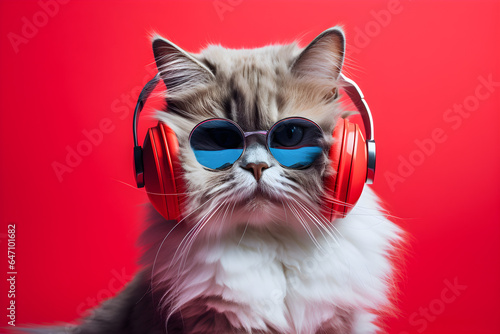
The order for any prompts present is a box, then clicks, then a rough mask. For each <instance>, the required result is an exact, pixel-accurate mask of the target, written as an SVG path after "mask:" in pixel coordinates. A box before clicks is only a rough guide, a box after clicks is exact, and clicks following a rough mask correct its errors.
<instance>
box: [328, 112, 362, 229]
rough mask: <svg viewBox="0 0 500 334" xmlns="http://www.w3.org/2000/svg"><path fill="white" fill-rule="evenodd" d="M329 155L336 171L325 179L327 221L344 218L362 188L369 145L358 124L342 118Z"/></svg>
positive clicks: (336, 127) (334, 134) (336, 129)
mask: <svg viewBox="0 0 500 334" xmlns="http://www.w3.org/2000/svg"><path fill="white" fill-rule="evenodd" d="M329 158H330V161H331V166H332V168H333V169H334V170H335V171H336V173H334V174H332V175H330V176H328V177H326V178H325V180H324V189H325V190H324V191H325V193H324V198H323V205H322V210H323V214H324V216H325V218H326V219H328V221H333V220H334V219H336V218H344V217H345V216H346V215H347V213H348V212H349V211H350V210H351V209H352V207H353V206H354V204H356V202H357V201H358V199H359V197H360V196H361V192H362V191H363V187H364V184H365V181H366V172H367V159H368V157H367V148H366V142H365V138H364V137H363V134H362V132H361V130H360V129H359V126H358V125H357V124H354V123H350V122H349V121H348V120H347V119H342V118H341V119H339V121H338V123H337V125H336V126H335V129H334V130H333V144H332V146H331V148H330V152H329Z"/></svg>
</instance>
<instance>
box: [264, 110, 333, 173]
mask: <svg viewBox="0 0 500 334" xmlns="http://www.w3.org/2000/svg"><path fill="white" fill-rule="evenodd" d="M322 137H323V133H322V131H321V129H320V128H319V126H317V125H316V124H315V123H313V122H312V121H309V120H306V119H303V118H288V119H284V120H282V121H280V122H278V123H276V124H275V125H274V126H273V128H272V129H271V131H270V132H269V135H268V146H269V150H270V151H271V154H272V155H273V156H274V158H275V159H276V160H277V161H278V162H279V163H280V164H281V165H282V166H285V167H288V168H305V167H308V166H310V165H311V164H312V163H313V162H314V161H315V160H316V159H317V158H318V157H319V156H320V155H321V152H323V147H322V145H321V138H322Z"/></svg>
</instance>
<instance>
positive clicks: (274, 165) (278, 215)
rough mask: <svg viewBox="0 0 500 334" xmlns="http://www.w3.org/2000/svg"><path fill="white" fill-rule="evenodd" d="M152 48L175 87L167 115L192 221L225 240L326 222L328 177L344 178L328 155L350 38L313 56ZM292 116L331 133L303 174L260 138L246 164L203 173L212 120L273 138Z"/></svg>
mask: <svg viewBox="0 0 500 334" xmlns="http://www.w3.org/2000/svg"><path fill="white" fill-rule="evenodd" d="M153 50H154V53H155V58H156V62H157V65H158V68H159V71H160V74H161V76H162V79H163V80H164V82H165V84H166V87H167V92H166V99H167V112H161V113H159V115H158V117H159V119H160V120H161V121H163V122H165V123H166V124H167V125H169V126H170V127H171V128H172V129H173V130H174V131H175V133H176V135H177V137H178V140H179V146H180V159H181V162H182V164H183V167H184V170H185V172H184V175H183V177H184V179H185V182H186V184H187V188H188V189H187V190H188V194H187V199H186V202H185V204H186V205H185V213H184V216H185V217H186V218H185V220H186V221H187V222H191V223H192V224H197V223H198V224H199V223H200V222H202V223H201V224H203V226H205V230H207V231H209V233H210V232H212V233H220V232H221V230H225V229H231V228H234V227H235V226H239V225H246V224H247V223H248V224H253V225H262V224H271V223H278V224H279V223H286V224H294V223H297V225H298V226H299V227H300V224H301V221H302V223H303V222H305V221H310V220H311V219H313V218H312V216H311V215H314V216H315V217H318V212H319V211H318V209H319V203H320V201H321V195H322V193H323V179H324V177H325V174H326V173H334V172H335V171H333V170H331V169H330V168H329V160H328V150H329V147H330V145H331V138H332V136H331V134H332V130H333V127H334V125H335V123H336V120H337V119H338V117H339V115H340V113H341V110H340V108H339V105H338V103H337V101H336V99H335V94H334V93H335V91H336V89H337V80H336V79H337V77H338V75H339V72H340V68H341V66H342V61H343V53H344V36H343V33H342V31H341V30H340V29H337V28H334V29H330V30H327V31H326V32H324V33H323V34H321V35H320V36H318V37H317V38H316V39H315V40H314V41H313V42H312V43H311V44H310V45H309V46H308V47H307V48H305V49H300V48H299V47H298V46H297V45H296V44H290V45H276V46H267V47H264V48H260V49H251V50H245V49H242V50H229V49H225V48H223V47H220V46H209V47H208V48H206V49H205V50H203V51H202V52H201V53H200V54H188V53H187V52H185V51H183V50H181V49H180V48H178V47H177V46H175V45H174V44H172V43H171V42H169V41H166V40H164V39H162V38H160V37H155V38H154V40H153ZM292 116H299V117H304V118H307V119H310V120H312V121H314V122H315V123H316V124H318V125H319V126H320V127H321V129H322V131H323V137H322V138H321V139H320V146H321V147H322V148H323V153H322V154H320V155H319V157H318V158H317V159H316V160H315V161H314V163H313V164H312V165H311V166H309V167H307V168H304V169H290V168H285V167H282V166H281V165H280V164H279V163H278V162H277V161H276V159H275V158H274V157H273V156H272V155H271V154H270V152H269V151H268V149H267V148H266V143H265V136H263V135H259V134H256V135H251V136H249V137H247V138H246V150H245V152H244V154H243V155H242V156H241V157H240V159H239V160H237V161H236V162H235V163H234V164H233V165H232V166H231V167H230V168H227V169H224V170H219V171H213V170H208V169H206V168H204V167H203V166H202V165H201V164H200V163H199V162H198V161H197V160H196V158H195V155H194V152H193V150H192V149H191V147H190V145H189V140H188V139H189V134H190V132H191V130H192V129H193V128H194V127H195V126H196V125H197V124H198V123H200V122H202V121H204V120H207V119H210V118H225V119H230V120H232V121H234V122H236V123H237V124H238V125H239V126H240V127H241V129H242V130H243V131H245V132H249V131H258V130H264V131H267V130H269V129H270V128H271V127H272V125H273V124H274V123H276V122H278V121H279V120H282V119H284V118H287V117H292ZM251 164H255V165H257V166H258V167H255V166H253V168H252V165H251ZM257 170H258V172H257ZM200 226H201V225H200Z"/></svg>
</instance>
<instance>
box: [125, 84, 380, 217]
mask: <svg viewBox="0 0 500 334" xmlns="http://www.w3.org/2000/svg"><path fill="white" fill-rule="evenodd" d="M159 80H160V77H159V75H158V74H157V75H156V76H155V77H154V78H153V79H151V81H149V82H148V83H147V84H146V86H145V87H144V88H143V90H142V91H141V94H140V95H139V100H138V101H137V105H136V107H135V112H134V124H133V135H134V145H135V146H134V169H135V179H136V182H137V187H139V188H141V187H144V186H146V191H147V193H148V196H149V199H150V201H151V203H152V204H153V206H154V207H155V208H156V210H158V212H159V213H160V214H161V215H162V216H163V217H165V219H167V220H179V219H180V217H181V215H182V211H183V209H182V208H183V200H184V198H185V196H184V193H185V191H186V187H185V184H184V180H183V169H182V166H181V165H180V162H179V158H178V155H179V143H178V141H177V137H176V135H175V133H174V132H173V131H172V129H170V128H169V127H168V126H167V125H166V124H165V123H162V122H159V123H158V125H157V126H155V127H153V128H150V129H149V130H148V133H147V135H146V138H145V140H144V144H143V146H142V147H141V146H139V145H138V141H137V124H138V122H139V114H140V112H141V111H142V109H143V107H144V104H145V103H146V100H147V98H148V97H149V95H150V94H151V92H152V91H153V90H154V88H155V87H156V85H157V84H158V81H159ZM340 81H341V86H342V87H343V89H344V91H345V92H346V93H347V95H348V96H349V98H350V99H351V100H352V101H353V102H354V104H355V106H356V108H357V109H358V111H359V112H360V113H361V117H362V119H363V125H364V128H365V132H366V138H367V139H366V140H365V137H364V136H363V134H362V132H361V130H360V128H359V126H358V125H357V124H355V123H351V122H349V121H348V120H347V119H339V121H338V123H337V125H336V126H335V129H334V130H333V134H332V135H333V139H334V140H333V145H332V146H331V148H330V152H329V158H330V160H331V164H332V167H333V169H334V170H335V171H336V173H334V174H332V175H331V176H328V177H326V178H325V180H324V189H325V191H324V198H323V203H322V212H323V215H324V216H325V218H326V219H328V221H333V220H334V219H336V218H343V217H345V216H346V215H347V213H348V212H349V211H350V210H351V209H352V208H353V206H354V205H355V204H356V202H357V201H358V199H359V197H360V196H361V192H362V191H363V186H364V184H365V183H368V184H371V183H373V178H374V176H375V140H374V138H373V121H372V116H371V113H370V109H369V108H368V105H367V104H366V102H365V100H364V97H363V94H362V93H361V90H360V89H359V87H358V85H356V83H355V82H354V81H352V80H351V79H349V78H347V77H345V76H344V75H343V74H340Z"/></svg>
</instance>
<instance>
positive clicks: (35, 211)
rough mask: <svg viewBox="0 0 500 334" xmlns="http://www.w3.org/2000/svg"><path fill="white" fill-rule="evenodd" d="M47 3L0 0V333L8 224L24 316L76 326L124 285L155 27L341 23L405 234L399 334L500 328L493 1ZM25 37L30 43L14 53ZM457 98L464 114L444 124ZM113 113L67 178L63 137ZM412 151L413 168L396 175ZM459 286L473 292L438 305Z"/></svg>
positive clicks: (215, 37) (240, 40)
mask: <svg viewBox="0 0 500 334" xmlns="http://www.w3.org/2000/svg"><path fill="white" fill-rule="evenodd" d="M45 2H46V1H45V0H42V2H41V3H45ZM41 3H39V2H37V1H1V2H0V110H1V116H2V117H1V122H0V145H1V151H0V153H1V164H0V184H1V186H0V195H1V199H0V213H1V230H0V240H1V249H2V250H1V252H0V254H2V255H1V256H2V257H3V259H0V263H1V266H0V268H2V270H1V271H2V272H3V273H2V274H1V275H2V277H4V278H3V279H2V280H1V281H2V286H1V289H2V290H1V291H0V295H1V296H2V299H1V300H2V304H1V307H0V309H2V310H4V311H1V312H0V313H2V315H1V318H0V319H1V322H0V326H5V325H6V317H5V315H3V312H6V311H5V308H6V307H7V299H6V294H7V286H6V285H5V275H6V272H7V264H6V263H7V258H6V244H7V238H6V233H7V224H8V223H15V224H16V231H17V248H16V251H17V261H18V263H17V271H18V275H17V295H16V303H17V304H16V305H17V324H26V323H50V322H53V321H58V320H61V321H71V320H73V319H75V318H76V317H77V316H79V315H81V314H82V313H83V310H84V309H86V308H88V307H90V306H94V305H95V304H96V303H97V302H98V301H99V300H101V299H103V298H106V297H109V296H110V295H111V294H113V293H114V292H116V290H117V289H118V288H119V287H121V286H122V285H123V283H124V280H117V279H116V278H114V277H116V276H117V273H121V275H122V276H125V279H130V276H131V275H133V273H134V271H135V270H136V268H137V266H136V264H135V262H136V260H137V257H138V251H137V249H136V248H135V246H134V243H135V240H136V238H137V236H138V234H139V232H140V231H141V229H142V227H141V220H142V215H143V212H142V209H141V206H142V204H143V203H146V202H147V197H146V195H145V193H144V191H143V190H137V189H135V188H134V187H133V186H131V185H132V184H133V182H134V181H133V177H132V136H131V124H132V115H131V113H132V109H133V105H134V104H135V99H136V97H137V93H138V90H139V89H140V88H142V85H143V83H144V82H145V80H147V79H148V78H149V77H151V75H152V73H153V72H152V70H154V65H153V64H152V62H153V56H152V51H151V47H150V41H149V39H148V34H149V33H150V32H152V31H157V32H159V33H160V34H162V35H164V36H165V37H167V38H169V39H171V40H172V41H174V42H175V43H176V44H178V45H180V46H181V47H183V48H185V49H186V50H188V51H193V52H197V51H199V50H200V48H202V47H204V46H205V45H206V44H207V43H221V44H222V45H225V46H227V47H233V48H239V47H258V46H263V45H265V44H269V43H276V42H290V41H292V40H294V39H296V38H302V40H303V44H304V43H307V42H308V41H310V40H312V39H313V38H314V37H315V36H316V35H317V34H319V33H320V32H321V31H323V30H324V29H326V28H328V27H330V26H333V25H336V24H342V25H343V26H344V27H345V30H346V33H347V39H348V53H347V57H348V60H347V64H346V71H347V73H348V74H349V75H350V76H351V77H352V78H353V79H355V80H356V81H357V83H358V84H359V85H360V86H361V87H362V89H363V91H364V93H365V95H366V97H367V101H368V102H369V104H370V107H371V108H372V111H373V113H374V119H375V132H376V137H377V144H378V161H377V163H378V165H377V168H378V169H377V173H378V174H377V178H376V183H375V185H374V189H375V190H376V191H377V192H378V193H379V194H380V195H381V197H382V198H383V199H384V200H385V201H386V202H387V205H388V207H389V208H390V209H391V210H392V213H393V214H394V215H395V216H397V217H398V219H397V220H396V221H397V223H398V224H400V225H401V226H402V227H403V228H404V229H406V230H407V231H408V232H409V234H410V236H411V240H410V247H409V254H408V260H407V266H406V270H405V271H404V272H403V275H402V282H401V284H400V287H401V294H400V297H399V304H398V306H399V307H400V309H401V313H400V315H399V316H398V317H397V318H394V319H390V320H388V321H387V322H386V324H387V328H388V332H389V333H399V334H403V333H422V332H425V333H498V332H499V331H500V320H499V317H498V315H499V314H500V304H499V302H498V301H499V299H500V284H499V283H500V261H499V260H500V243H499V241H500V227H499V222H500V209H499V204H500V187H499V185H500V183H499V173H498V172H499V170H500V154H499V151H500V150H499V146H500V145H499V137H500V135H499V133H500V132H499V131H498V127H499V125H500V116H499V114H500V108H499V106H500V94H499V91H500V87H499V86H498V85H497V86H496V87H493V88H491V87H490V88H491V89H492V90H493V92H489V91H488V90H487V88H486V87H484V86H483V87H482V88H478V89H479V90H480V91H479V92H480V93H481V94H482V95H481V96H483V95H485V94H486V93H488V92H489V95H488V96H487V97H484V96H483V97H484V99H483V100H478V99H475V98H474V95H475V94H476V88H477V87H478V86H481V81H480V79H479V78H480V77H484V78H488V76H491V78H492V80H493V81H495V82H500V71H499V65H498V60H499V59H500V48H499V40H498V36H500V23H499V22H500V17H499V16H500V3H499V2H498V1H460V2H452V1H403V0H401V2H400V4H399V5H397V6H392V5H390V4H391V1H326V0H325V1H307V2H306V1H296V2H290V1H279V2H278V1H273V2H271V1H259V2H254V1H249V0H242V1H241V0H232V1H229V0H220V1H219V0H215V1H198V2H181V1H175V2H170V1H148V2H146V1H142V2H139V1H86V2H83V1H76V0H73V1H69V2H68V3H66V4H61V5H59V9H58V12H57V13H51V14H53V15H52V16H53V17H49V16H47V15H46V16H44V14H43V12H42V14H40V12H41V11H43V9H42V7H41ZM219 4H226V6H227V7H226V11H224V12H223V13H219V14H220V15H219V14H218V13H217V11H216V9H215V6H216V5H219ZM389 9H390V10H392V11H393V13H390V12H389V11H388V10H389ZM377 13H378V14H377ZM383 13H385V14H388V13H389V16H387V15H386V16H384V15H383ZM377 17H378V21H377ZM44 18H47V20H45V21H44ZM37 20H38V21H37ZM26 22H31V23H37V24H38V25H39V27H36V26H35V31H33V30H32V31H28V30H27V28H26V27H24V26H25V25H27V24H29V23H26ZM23 27H24V28H23ZM14 34H15V35H17V36H18V37H22V38H25V39H24V40H22V41H23V42H22V43H21V44H19V45H17V46H16V45H15V43H14V44H13V43H12V41H11V40H12V38H14V37H13V36H15V35H14ZM23 34H24V35H23ZM23 36H24V37H23ZM363 37H364V38H363ZM16 48H17V52H16ZM478 101H479V102H478ZM475 102H478V104H477V105H474V103H475ZM463 103H469V105H468V106H469V109H472V111H471V112H470V115H469V116H468V117H467V118H463V119H461V123H455V121H454V122H453V123H450V122H447V121H446V120H445V119H444V117H446V115H448V114H447V110H448V109H450V108H452V107H453V105H454V104H457V105H460V104H463ZM106 119H107V122H109V124H110V127H111V129H110V131H108V132H109V133H106V134H104V135H103V138H102V140H101V141H100V142H99V141H98V142H96V143H97V144H96V145H92V146H91V148H90V150H91V152H90V153H89V154H88V155H87V156H84V157H82V160H81V161H80V162H79V163H78V164H77V165H76V166H75V167H74V168H71V170H72V171H71V172H66V173H64V174H62V175H61V181H60V180H59V179H58V177H57V175H56V173H55V172H54V169H53V163H54V162H59V163H61V164H65V159H66V155H67V152H68V151H67V150H68V147H69V148H70V149H77V147H79V145H80V149H82V147H83V146H82V145H85V144H82V143H83V142H85V140H86V137H85V134H84V130H87V131H91V130H94V129H97V128H99V124H100V122H102V121H103V120H104V122H106ZM456 122H458V120H457V121H456ZM146 126H148V124H144V125H143V126H142V127H141V128H142V130H141V131H142V134H143V133H144V128H145V127H146ZM436 128H440V129H442V131H443V133H444V135H443V138H445V139H444V140H442V141H443V142H440V143H435V148H434V151H433V152H428V153H429V154H428V155H423V153H418V151H419V148H418V146H417V144H416V142H415V141H416V140H420V141H422V140H424V141H426V142H429V140H431V138H432V132H433V130H434V129H436ZM87 149H88V147H87ZM429 149H431V147H429ZM420 151H421V150H420ZM401 159H403V160H405V161H409V160H410V159H412V160H411V161H413V162H414V163H416V164H417V166H415V167H414V168H413V169H412V170H410V171H408V170H406V171H403V170H400V171H399V172H402V174H404V176H402V175H401V174H400V175H399V177H401V178H400V179H398V181H395V183H393V184H392V185H391V183H390V182H389V181H388V179H387V177H388V176H387V175H389V174H388V173H393V174H391V175H392V176H394V175H398V173H399V172H398V168H399V169H401V168H403V167H401V166H402V162H401V161H403V160H401ZM406 167H408V166H406ZM405 172H406V173H405ZM454 280H457V282H458V284H459V285H463V286H466V288H464V289H463V290H461V291H460V292H458V296H457V297H456V298H455V299H454V301H452V302H450V301H449V300H448V299H447V302H444V301H443V297H442V293H443V291H445V290H446V289H447V285H446V283H445V282H446V281H448V282H451V283H453V282H454ZM445 293H446V291H445ZM429 307H430V308H431V309H430V310H431V311H430V312H431V313H430V316H427V318H425V316H424V315H421V314H420V312H425V311H424V308H429ZM432 312H434V314H433V313H432Z"/></svg>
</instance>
